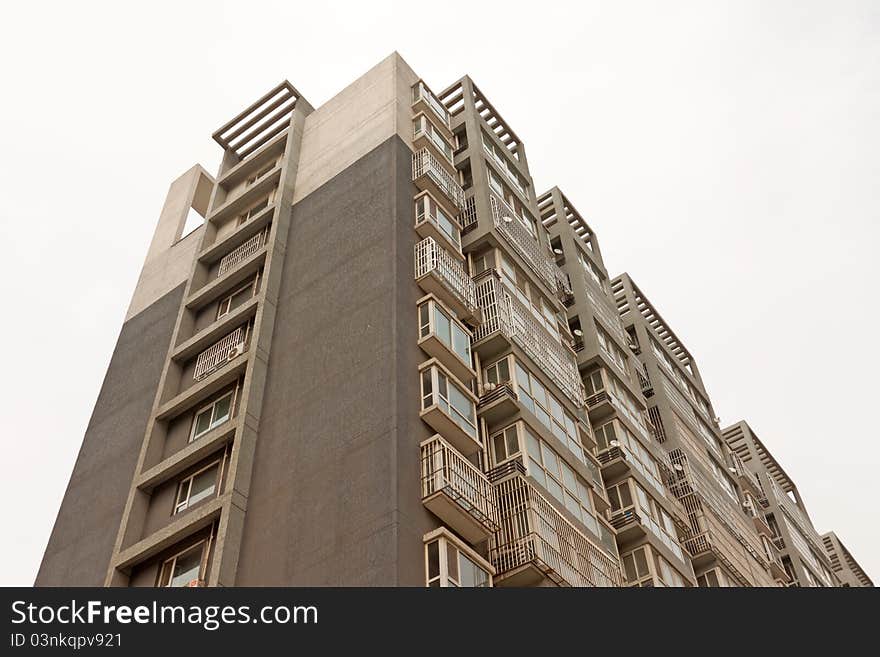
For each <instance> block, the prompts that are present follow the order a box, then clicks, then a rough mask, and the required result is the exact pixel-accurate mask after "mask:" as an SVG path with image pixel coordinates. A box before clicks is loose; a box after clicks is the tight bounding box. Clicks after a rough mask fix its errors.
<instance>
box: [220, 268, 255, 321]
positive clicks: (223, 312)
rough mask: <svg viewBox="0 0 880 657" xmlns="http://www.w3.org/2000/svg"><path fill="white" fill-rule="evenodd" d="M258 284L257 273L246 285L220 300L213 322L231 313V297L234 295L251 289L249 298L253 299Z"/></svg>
mask: <svg viewBox="0 0 880 657" xmlns="http://www.w3.org/2000/svg"><path fill="white" fill-rule="evenodd" d="M259 282H260V274H259V273H257V275H256V276H254V278H253V280H251V281H248V282H247V283H245V284H244V285H242V286H241V287H238V288H236V289H235V290H233V291H232V292H230V293H229V294H227V295H226V296H225V297H223V298H222V299H220V302H219V303H218V304H217V317H216V318H215V320H217V319H220V318H221V317H225V316H226V315H228V314H229V313H230V312H232V299H233V297H235V296H236V295H238V294H239V293H241V292H244V291H245V290H246V289H248V287H250V288H251V298H253V297H254V295H255V294H256V291H257V286H258V285H259ZM224 304H225V305H226V309H225V310H224V308H223V306H224Z"/></svg>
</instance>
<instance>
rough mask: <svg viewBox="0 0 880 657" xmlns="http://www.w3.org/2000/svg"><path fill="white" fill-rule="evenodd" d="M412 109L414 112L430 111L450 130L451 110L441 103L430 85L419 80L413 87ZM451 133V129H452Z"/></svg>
mask: <svg viewBox="0 0 880 657" xmlns="http://www.w3.org/2000/svg"><path fill="white" fill-rule="evenodd" d="M412 109H413V114H417V113H418V112H421V111H430V112H432V113H433V115H434V116H435V117H437V119H438V120H439V121H440V124H441V125H442V126H443V127H444V128H445V129H446V130H450V124H449V122H450V116H449V110H447V109H446V107H445V106H444V105H443V103H441V102H440V101H439V100H438V99H437V96H435V95H434V94H433V93H432V92H431V90H430V89H428V86H427V85H426V84H425V83H424V82H422V81H421V80H419V81H418V82H417V83H416V84H415V85H414V86H413V88H412ZM450 135H451V131H450Z"/></svg>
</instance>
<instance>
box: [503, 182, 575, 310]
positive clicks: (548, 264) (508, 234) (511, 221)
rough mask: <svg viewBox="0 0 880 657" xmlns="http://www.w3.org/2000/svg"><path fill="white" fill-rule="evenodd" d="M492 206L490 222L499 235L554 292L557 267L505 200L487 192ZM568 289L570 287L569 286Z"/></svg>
mask: <svg viewBox="0 0 880 657" xmlns="http://www.w3.org/2000/svg"><path fill="white" fill-rule="evenodd" d="M489 204H490V207H491V208H492V223H493V225H494V226H495V230H497V231H498V232H499V233H500V234H501V236H502V237H503V238H504V239H505V240H506V241H507V242H508V243H509V244H510V246H511V248H513V250H514V251H515V252H516V253H518V254H519V256H520V257H521V258H522V259H523V261H524V262H525V263H526V265H528V267H529V269H531V270H532V272H533V273H534V274H535V276H537V277H538V279H539V280H540V281H541V282H543V283H544V285H546V286H547V287H548V289H550V290H552V291H553V292H556V289H557V278H556V271H557V270H558V267H556V265H555V264H554V263H553V262H552V261H551V260H550V257H549V255H547V254H545V253H544V249H543V248H542V246H541V244H540V243H539V242H538V240H537V238H535V236H533V235H532V234H531V233H530V232H529V230H528V229H527V228H526V227H525V226H524V225H523V224H522V222H521V221H520V220H519V219H517V215H516V212H515V211H514V210H513V208H511V207H510V206H509V205H508V204H507V203H506V202H505V201H503V200H502V199H501V198H500V197H498V196H496V195H495V194H491V193H490V194H489ZM569 290H570V288H569Z"/></svg>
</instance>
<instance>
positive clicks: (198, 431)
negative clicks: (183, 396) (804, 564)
mask: <svg viewBox="0 0 880 657" xmlns="http://www.w3.org/2000/svg"><path fill="white" fill-rule="evenodd" d="M234 394H235V391H231V392H228V393H226V394H225V395H223V396H222V397H220V398H219V399H217V400H216V401H214V402H212V403H210V404H208V405H207V406H204V407H202V408H201V409H200V410H198V411H197V412H196V415H195V419H194V420H193V428H192V434H191V436H190V442H192V441H193V440H196V439H197V438H200V437H202V436H203V435H205V434H206V433H208V432H209V431H210V430H211V429H213V428H215V427H218V426H220V425H221V424H223V423H224V422H226V421H227V420H228V419H229V418H230V417H231V416H232V402H233V396H234Z"/></svg>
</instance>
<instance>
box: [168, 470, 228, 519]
mask: <svg viewBox="0 0 880 657" xmlns="http://www.w3.org/2000/svg"><path fill="white" fill-rule="evenodd" d="M219 473H220V461H215V462H214V463H212V464H211V465H208V466H206V467H204V468H202V469H201V470H199V471H198V472H196V473H194V474H192V475H190V476H189V477H187V478H186V479H184V480H183V481H181V482H180V484H179V485H178V487H177V502H176V503H175V505H174V513H180V512H181V511H183V510H185V509H188V508H189V507H191V506H192V505H193V504H195V503H196V502H200V501H202V500H204V499H207V498H209V497H211V496H212V495H213V494H214V491H215V490H217V483H218V482H217V475H218V474H219ZM172 515H174V514H172Z"/></svg>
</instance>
